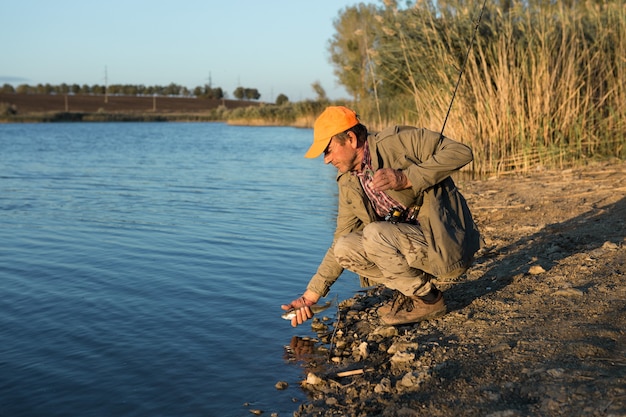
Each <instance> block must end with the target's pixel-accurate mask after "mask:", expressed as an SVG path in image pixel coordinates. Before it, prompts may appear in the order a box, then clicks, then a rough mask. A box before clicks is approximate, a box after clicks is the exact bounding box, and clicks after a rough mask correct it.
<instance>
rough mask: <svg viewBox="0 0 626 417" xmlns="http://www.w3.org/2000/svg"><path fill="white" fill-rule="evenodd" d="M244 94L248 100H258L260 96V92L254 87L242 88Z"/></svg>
mask: <svg viewBox="0 0 626 417" xmlns="http://www.w3.org/2000/svg"><path fill="white" fill-rule="evenodd" d="M244 96H245V97H246V98H247V99H248V100H258V99H260V98H261V93H259V90H257V89H256V88H246V89H244Z"/></svg>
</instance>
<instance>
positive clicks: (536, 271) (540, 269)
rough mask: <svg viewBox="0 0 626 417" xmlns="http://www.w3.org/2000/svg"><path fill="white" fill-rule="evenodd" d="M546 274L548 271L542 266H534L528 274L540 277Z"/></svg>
mask: <svg viewBox="0 0 626 417" xmlns="http://www.w3.org/2000/svg"><path fill="white" fill-rule="evenodd" d="M544 272H546V270H545V269H543V267H542V266H541V265H533V266H531V267H530V269H529V270H528V273H529V274H531V275H539V274H543V273H544Z"/></svg>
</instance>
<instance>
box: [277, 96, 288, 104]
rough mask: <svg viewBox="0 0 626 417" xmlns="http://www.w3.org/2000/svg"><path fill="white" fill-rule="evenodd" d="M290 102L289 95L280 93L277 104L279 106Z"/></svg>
mask: <svg viewBox="0 0 626 417" xmlns="http://www.w3.org/2000/svg"><path fill="white" fill-rule="evenodd" d="M287 103H289V97H287V96H286V95H284V94H282V93H281V94H279V95H278V97H276V105H277V106H282V105H283V104H287Z"/></svg>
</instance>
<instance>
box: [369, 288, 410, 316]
mask: <svg viewBox="0 0 626 417" xmlns="http://www.w3.org/2000/svg"><path fill="white" fill-rule="evenodd" d="M402 297H406V295H404V294H402V293H401V292H400V291H398V290H394V292H393V297H391V298H390V299H389V300H387V301H385V302H384V303H383V305H381V306H380V307H378V308H377V309H376V313H377V314H378V317H382V316H384V315H386V314H389V313H390V312H391V310H393V308H394V306H395V305H396V304H398V303H399V302H401V300H402Z"/></svg>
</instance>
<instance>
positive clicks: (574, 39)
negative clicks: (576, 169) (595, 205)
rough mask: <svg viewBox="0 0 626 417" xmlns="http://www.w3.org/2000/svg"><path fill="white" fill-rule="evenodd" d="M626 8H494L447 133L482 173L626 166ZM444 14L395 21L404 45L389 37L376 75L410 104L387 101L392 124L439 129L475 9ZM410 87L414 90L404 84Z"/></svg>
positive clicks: (427, 10)
mask: <svg viewBox="0 0 626 417" xmlns="http://www.w3.org/2000/svg"><path fill="white" fill-rule="evenodd" d="M452 3H453V4H452ZM620 3H621V2H607V3H604V4H602V5H599V4H595V3H591V2H587V3H582V4H577V5H576V6H573V7H566V6H564V5H563V3H562V2H558V4H554V5H542V6H541V7H539V6H532V7H531V6H528V5H527V4H522V3H516V4H515V5H513V7H511V8H510V9H508V10H507V11H504V10H502V9H500V8H498V7H496V6H495V5H493V4H489V3H488V6H487V10H486V14H485V18H483V20H482V22H481V25H480V26H479V35H478V37H477V41H476V42H475V44H474V45H473V46H472V54H471V58H470V59H469V61H468V63H467V67H466V68H465V73H464V74H463V77H464V78H463V79H462V83H461V86H460V90H459V92H458V94H457V97H456V99H455V102H454V104H453V107H452V111H451V114H450V117H449V119H448V123H447V125H446V129H445V131H444V133H445V134H446V135H448V136H451V137H455V138H458V139H460V140H463V141H465V142H467V143H468V144H470V145H471V146H472V147H473V149H474V154H475V163H474V166H473V167H472V168H473V169H474V170H476V171H477V172H481V173H490V172H502V171H511V170H517V171H526V170H529V169H532V168H536V167H538V166H546V167H566V166H570V165H573V164H579V163H584V162H585V161H587V160H589V159H590V158H607V157H617V158H622V159H623V158H624V157H625V156H626V149H625V146H624V145H625V143H626V125H625V120H626V91H625V88H624V85H625V82H626V12H625V7H624V4H623V3H621V4H620ZM439 6H440V9H439V10H438V11H433V9H432V5H428V4H424V3H418V4H417V5H416V7H415V8H414V9H411V10H409V11H407V12H405V14H404V15H403V16H399V15H398V14H396V15H394V19H395V21H393V22H392V21H389V20H386V23H387V25H388V28H393V29H394V30H395V31H397V34H396V35H395V36H394V38H395V42H394V41H392V40H390V39H388V38H385V37H384V36H381V39H386V42H381V44H380V46H379V47H380V48H383V46H384V51H381V53H380V57H381V63H380V66H379V68H378V69H377V73H378V74H379V76H381V77H383V79H385V80H386V81H387V82H388V83H391V84H394V85H396V86H397V87H399V89H400V91H402V92H403V94H402V95H401V96H410V97H412V100H410V101H409V100H406V99H403V98H402V97H399V96H398V95H394V96H388V97H386V98H383V101H387V102H393V104H388V105H387V106H386V108H388V109H392V110H391V111H390V112H389V113H388V114H386V115H385V116H386V120H385V122H393V121H394V120H397V119H400V121H402V122H406V123H413V124H419V125H422V126H426V127H429V128H431V129H433V130H439V129H440V128H441V125H442V122H443V119H444V117H445V114H446V111H447V109H448V105H449V103H450V99H451V96H452V88H453V86H454V83H455V82H456V78H457V76H458V71H459V69H460V66H461V63H462V57H463V53H464V52H465V50H466V48H467V47H468V42H469V40H470V39H471V33H472V30H473V27H472V24H473V22H475V17H476V16H477V9H476V6H473V8H470V7H469V6H467V4H466V3H464V2H455V1H453V0H451V1H445V2H442V1H440V2H439ZM412 20H414V21H413V24H411V21H412ZM416 22H417V24H415V23H416ZM389 32H390V29H387V34H389ZM391 57H394V58H391ZM398 57H401V58H398ZM402 61H404V62H403V65H405V66H406V68H405V70H404V71H400V70H399V65H401V64H400V62H402ZM409 74H410V75H409ZM408 76H412V77H413V78H414V79H412V80H407V79H406V78H405V79H402V78H401V77H408ZM409 103H410V104H409ZM359 105H361V106H363V107H364V108H368V106H367V105H365V104H364V103H359ZM372 120H374V118H373V117H372Z"/></svg>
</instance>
